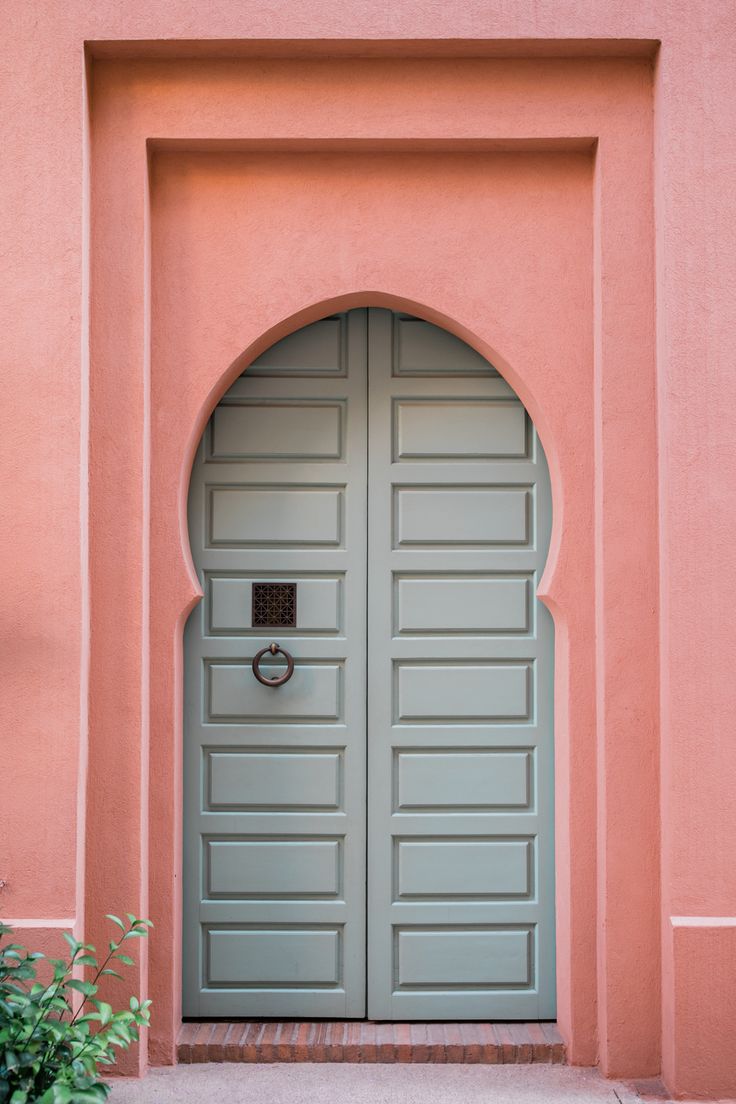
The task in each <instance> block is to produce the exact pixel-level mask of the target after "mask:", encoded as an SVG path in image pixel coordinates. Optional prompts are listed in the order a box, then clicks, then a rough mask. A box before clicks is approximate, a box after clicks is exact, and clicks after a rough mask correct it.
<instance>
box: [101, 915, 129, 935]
mask: <svg viewBox="0 0 736 1104" xmlns="http://www.w3.org/2000/svg"><path fill="white" fill-rule="evenodd" d="M105 916H106V917H107V919H108V920H112V922H113V924H117V926H118V927H119V928H120V930H121V931H125V924H124V923H123V921H122V920H121V919H120V917H119V916H113V914H112V913H111V912H106V913H105Z"/></svg>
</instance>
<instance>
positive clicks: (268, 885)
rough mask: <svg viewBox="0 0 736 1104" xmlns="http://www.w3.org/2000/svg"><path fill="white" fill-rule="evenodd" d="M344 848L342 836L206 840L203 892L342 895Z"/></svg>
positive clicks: (214, 894)
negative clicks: (318, 838) (310, 838)
mask: <svg viewBox="0 0 736 1104" xmlns="http://www.w3.org/2000/svg"><path fill="white" fill-rule="evenodd" d="M341 846H342V844H341V841H340V840H339V839H332V840H324V839H323V840H309V839H290V840H284V839H270V840H264V839H243V840H239V839H214V840H212V839H211V840H206V841H205V854H204V869H205V872H206V879H205V886H204V889H203V895H204V897H207V898H216V897H228V898H235V897H236V898H238V899H239V900H256V899H258V898H259V897H263V898H269V899H270V898H282V899H284V898H293V899H296V900H298V899H300V898H318V897H337V896H338V895H339V893H340V886H341V882H342V854H341Z"/></svg>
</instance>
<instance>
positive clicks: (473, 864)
mask: <svg viewBox="0 0 736 1104" xmlns="http://www.w3.org/2000/svg"><path fill="white" fill-rule="evenodd" d="M394 863H395V866H394V883H395V886H396V900H399V901H401V900H404V901H408V900H422V901H445V900H455V901H457V900H462V899H471V900H492V899H494V898H497V897H499V898H502V899H503V898H511V897H530V896H531V894H532V892H533V875H534V866H533V863H534V849H533V841H532V840H530V839H511V838H508V839H503V838H500V839H483V838H482V837H480V836H477V837H476V836H474V837H472V838H471V839H463V838H456V839H453V838H452V837H447V838H445V839H430V838H427V839H424V840H422V839H418V840H416V839H400V838H399V837H396V839H395V850H394Z"/></svg>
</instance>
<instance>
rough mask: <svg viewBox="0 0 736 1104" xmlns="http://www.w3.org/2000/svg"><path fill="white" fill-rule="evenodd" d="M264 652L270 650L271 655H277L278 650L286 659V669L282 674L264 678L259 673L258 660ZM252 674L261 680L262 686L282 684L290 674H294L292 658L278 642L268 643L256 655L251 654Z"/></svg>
mask: <svg viewBox="0 0 736 1104" xmlns="http://www.w3.org/2000/svg"><path fill="white" fill-rule="evenodd" d="M266 652H270V653H271V655H278V654H279V652H280V653H281V655H282V656H283V657H284V659H285V660H286V670H285V671H284V673H283V675H274V677H273V678H266V676H265V675H262V674H261V671H260V662H261V660H262V659H263V657H264V655H265V654H266ZM251 666H252V667H253V674H254V675H255V676H256V678H257V679H258V681H259V682H262V683H263V685H264V686H283V685H284V683H285V682H288V681H289V679H290V678H291V676H292V675H293V674H294V659H293V656H290V655H289V653H288V652H287V651H285V649H284V648H282V647H281V645H280V644H269V645H268V647H267V648H261V650H260V652H258V654H257V655H254V656H253V663H252V664H251Z"/></svg>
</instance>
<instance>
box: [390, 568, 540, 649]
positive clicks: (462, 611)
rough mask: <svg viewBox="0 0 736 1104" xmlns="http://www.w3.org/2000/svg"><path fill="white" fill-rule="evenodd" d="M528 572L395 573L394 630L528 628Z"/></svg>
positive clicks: (514, 630) (435, 631)
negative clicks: (513, 575)
mask: <svg viewBox="0 0 736 1104" xmlns="http://www.w3.org/2000/svg"><path fill="white" fill-rule="evenodd" d="M530 583H531V579H530V577H529V576H518V577H516V578H514V577H509V576H501V575H499V576H495V577H494V576H492V575H486V576H479V575H475V576H472V575H471V576H469V577H468V576H465V575H455V576H449V577H448V576H445V577H442V576H439V577H437V576H435V577H430V576H427V575H404V576H401V575H394V587H395V609H396V624H395V628H394V633H395V634H403V635H406V634H410V633H411V634H416V635H426V634H427V633H430V634H438V635H445V634H448V633H452V634H453V635H454V634H456V633H461V634H462V635H464V636H477V635H478V634H482V635H491V634H501V633H522V632H524V633H525V632H528V631H529V629H530V627H531V618H530V611H531V604H532V595H531V593H530V590H531V587H530Z"/></svg>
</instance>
